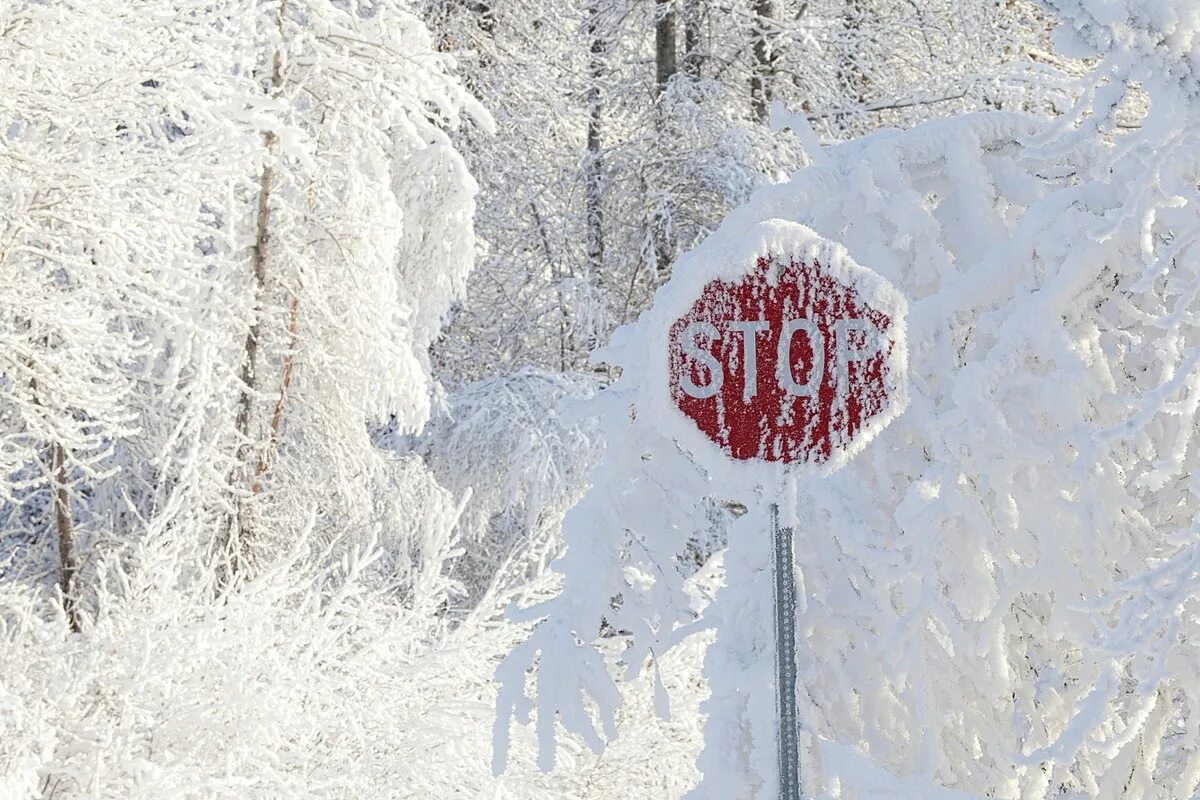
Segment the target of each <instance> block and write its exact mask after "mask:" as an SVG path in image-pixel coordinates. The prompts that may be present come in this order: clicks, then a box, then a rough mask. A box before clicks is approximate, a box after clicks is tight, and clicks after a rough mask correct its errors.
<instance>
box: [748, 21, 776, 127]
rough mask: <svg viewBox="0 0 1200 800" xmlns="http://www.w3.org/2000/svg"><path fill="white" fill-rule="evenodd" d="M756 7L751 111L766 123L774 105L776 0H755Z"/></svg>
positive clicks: (760, 120)
mask: <svg viewBox="0 0 1200 800" xmlns="http://www.w3.org/2000/svg"><path fill="white" fill-rule="evenodd" d="M753 10H754V29H753V31H752V33H751V36H752V39H753V41H752V50H753V54H754V65H753V72H752V73H751V75H750V111H751V113H752V114H753V115H754V119H755V120H756V121H757V122H760V123H765V122H766V121H767V116H768V114H769V112H770V108H771V92H772V88H771V87H772V84H773V83H774V81H775V59H776V55H775V43H774V39H775V32H776V27H777V21H776V12H775V2H774V0H754V3H753Z"/></svg>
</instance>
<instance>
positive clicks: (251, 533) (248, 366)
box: [221, 0, 288, 583]
mask: <svg viewBox="0 0 1200 800" xmlns="http://www.w3.org/2000/svg"><path fill="white" fill-rule="evenodd" d="M287 3H288V0H279V7H278V11H277V12H276V15H275V25H276V28H277V30H278V31H279V33H280V36H281V37H282V34H283V21H284V17H285V16H286V14H287ZM282 86H283V53H281V52H279V51H278V50H277V51H276V52H275V54H274V57H273V59H272V62H271V77H270V81H269V85H268V88H267V92H268V94H271V95H274V94H277V93H278V92H279V90H280V88H281V87H282ZM278 145H279V139H278V137H277V136H276V135H275V132H274V131H266V132H265V133H263V147H264V149H265V151H266V162H265V163H264V165H263V168H262V172H261V173H260V174H259V179H258V202H257V204H256V221H255V236H254V245H253V247H252V248H251V251H250V263H251V266H252V268H253V271H254V285H253V290H254V319H253V321H252V322H251V323H250V329H249V331H247V333H246V343H245V345H244V347H243V355H242V371H241V383H242V391H241V395H240V396H239V398H238V413H237V418H236V420H235V422H234V427H235V429H236V431H237V436H238V452H237V460H236V462H235V467H234V470H235V473H234V479H233V485H234V488H235V490H236V491H237V496H236V497H235V500H234V502H235V510H234V513H233V515H232V518H231V519H230V522H229V527H228V531H227V533H226V536H225V541H224V542H223V543H222V548H221V549H222V550H223V551H224V552H223V553H222V554H221V555H222V557H223V563H224V565H225V569H226V570H227V571H226V573H225V574H224V575H222V576H221V577H222V582H223V583H227V582H228V581H229V580H231V579H233V578H234V577H235V576H236V575H237V574H238V573H239V572H240V571H242V569H243V567H244V566H245V565H246V564H245V562H246V556H247V548H248V547H249V546H250V544H251V543H252V542H253V540H254V538H255V535H256V530H255V527H256V526H255V523H254V520H253V513H254V509H253V505H254V495H257V494H258V493H259V491H260V489H261V486H260V484H259V480H258V478H259V477H260V475H261V472H260V471H259V470H258V469H257V468H256V469H255V470H254V473H255V474H254V477H253V479H251V472H252V471H251V468H250V465H251V463H253V462H254V460H255V459H254V450H255V449H256V448H255V441H254V437H253V432H252V431H251V423H252V421H253V417H254V408H255V402H254V401H255V398H257V397H259V396H261V394H262V389H263V387H262V380H263V373H264V372H265V370H264V369H263V364H262V360H263V353H262V349H263V348H262V338H263V318H264V316H265V314H264V312H265V304H266V290H267V280H268V274H267V260H268V248H269V245H270V241H271V189H272V185H273V183H274V177H275V172H274V168H273V166H272V164H273V162H274V158H275V154H276V152H277V150H278ZM265 457H266V456H265V455H262V454H260V456H259V459H258V463H259V465H261V464H262V463H263V459H264V458H265ZM243 489H249V492H243V491H242V490H243Z"/></svg>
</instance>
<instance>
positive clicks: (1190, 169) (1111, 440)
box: [498, 2, 1200, 798]
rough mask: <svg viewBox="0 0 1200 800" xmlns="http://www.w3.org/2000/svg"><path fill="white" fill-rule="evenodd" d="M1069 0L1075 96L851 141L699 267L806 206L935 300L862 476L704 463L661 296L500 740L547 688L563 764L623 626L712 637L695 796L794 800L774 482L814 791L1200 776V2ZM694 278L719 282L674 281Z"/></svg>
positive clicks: (618, 388) (1087, 783)
mask: <svg viewBox="0 0 1200 800" xmlns="http://www.w3.org/2000/svg"><path fill="white" fill-rule="evenodd" d="M1055 5H1056V6H1057V10H1058V12H1059V13H1060V14H1061V15H1062V18H1063V20H1064V23H1063V26H1062V27H1061V28H1060V29H1059V30H1058V31H1057V32H1056V35H1055V41H1056V45H1057V46H1058V48H1059V54H1060V55H1059V57H1062V58H1075V57H1092V58H1095V59H1096V65H1095V67H1094V68H1093V69H1092V70H1091V71H1090V72H1089V73H1088V75H1087V77H1086V78H1085V79H1084V80H1083V82H1082V85H1081V87H1080V88H1081V95H1082V97H1081V99H1080V100H1079V102H1078V103H1077V105H1076V106H1075V107H1074V109H1070V110H1069V113H1067V114H1066V115H1065V116H1064V117H1063V118H1062V119H1060V120H1057V121H1054V120H1044V119H1038V118H1034V117H1027V116H1023V115H1014V114H1008V113H987V114H981V115H975V116H966V117H963V118H960V119H954V120H949V121H946V122H939V123H928V124H925V125H922V126H919V127H917V128H914V129H912V130H910V131H905V132H894V133H893V132H889V133H882V134H876V135H873V136H869V137H866V138H864V139H862V140H860V141H854V142H850V143H847V144H844V145H840V146H837V147H829V148H824V149H822V150H821V151H819V152H817V153H812V154H811V155H813V156H814V159H815V163H814V165H813V166H812V167H809V168H808V169H806V170H803V171H801V172H799V173H797V174H795V175H793V176H792V178H791V179H790V180H789V181H788V182H787V183H786V184H781V185H779V186H776V187H769V188H767V189H764V190H761V191H760V192H759V193H757V194H756V195H755V197H754V199H753V200H752V201H751V202H750V203H749V204H747V205H746V206H744V207H743V208H741V209H739V210H738V211H736V212H735V213H734V214H732V215H731V216H730V217H729V218H728V219H727V220H726V221H725V223H723V225H722V226H721V228H720V229H719V230H718V232H717V233H716V234H714V236H713V237H711V238H710V239H709V240H707V241H706V242H705V243H704V244H702V245H701V246H700V247H699V248H697V250H696V251H695V252H694V253H692V254H689V255H687V256H685V257H684V258H683V259H682V260H681V262H680V264H679V270H678V271H677V272H683V271H685V270H687V271H699V272H704V271H705V270H707V269H711V268H713V267H712V265H713V264H716V263H718V262H719V261H720V260H721V259H722V258H723V257H725V256H726V255H727V254H728V253H729V252H732V250H731V248H733V246H734V244H735V243H737V242H740V241H743V240H744V239H745V238H746V237H748V236H753V235H754V234H753V231H754V226H755V225H756V224H757V223H759V222H762V221H764V220H770V219H785V220H794V221H798V222H801V223H803V224H805V225H806V226H808V227H810V228H812V229H813V230H815V231H817V232H818V233H820V234H821V235H822V236H824V237H825V238H827V239H831V240H835V241H839V242H841V243H843V244H844V245H845V246H846V247H847V248H848V250H849V252H850V253H851V255H853V257H854V258H855V260H857V261H858V262H859V263H862V264H865V265H868V266H870V267H871V268H872V269H874V270H876V271H878V272H879V273H881V274H882V275H884V276H885V277H887V278H888V279H889V280H890V281H891V282H892V283H893V284H894V285H896V286H897V287H899V288H900V289H901V290H902V291H903V292H904V293H905V294H906V295H907V297H908V299H909V303H910V307H911V310H912V311H911V315H910V329H909V342H910V346H909V347H910V352H909V356H910V363H909V371H910V374H909V381H910V386H911V397H912V399H911V404H910V407H909V409H908V410H907V412H906V413H905V414H904V415H903V416H902V417H901V418H900V419H898V420H897V421H896V422H894V423H893V424H892V426H891V428H889V429H888V430H887V431H886V432H885V433H883V434H882V435H881V436H880V437H879V438H878V439H877V440H875V441H874V442H873V443H872V444H871V445H870V446H869V447H867V449H866V450H865V451H864V452H863V453H861V454H860V455H859V456H858V457H857V459H856V460H855V461H853V462H852V463H851V464H850V466H848V467H847V468H846V469H844V470H843V471H842V472H839V473H837V474H835V475H833V476H831V477H828V478H825V479H822V480H820V481H805V482H803V483H799V484H796V483H794V482H792V481H788V483H787V484H785V486H784V489H783V491H782V492H780V491H779V490H778V489H777V488H776V487H774V486H772V485H770V484H765V483H762V482H758V481H748V480H745V479H743V478H741V477H740V476H741V474H742V472H741V471H739V470H738V469H736V468H735V467H732V466H730V467H726V468H721V469H713V470H711V471H708V472H706V471H704V470H702V469H700V468H699V467H698V466H696V465H693V464H692V463H691V462H690V460H689V459H687V458H685V457H684V456H683V455H681V453H680V452H679V447H678V445H677V443H676V442H674V441H673V440H671V438H670V437H669V436H668V435H666V434H664V429H665V430H669V429H670V428H669V426H665V425H664V423H663V422H662V420H661V419H660V417H659V416H658V415H660V414H662V413H663V410H662V408H661V405H660V404H655V403H653V402H651V401H650V399H649V398H652V397H653V394H652V387H653V385H655V383H656V382H661V381H663V380H665V378H664V377H663V376H662V375H659V374H657V373H654V372H653V371H652V370H651V368H650V367H651V365H653V364H655V363H656V361H655V360H654V359H653V358H648V357H647V353H648V352H655V351H656V349H662V348H665V338H664V336H665V333H664V332H665V330H666V327H665V324H664V320H662V319H660V318H659V316H658V315H656V313H655V312H653V311H652V312H649V313H647V314H646V315H645V316H643V317H642V318H641V319H640V320H639V322H638V323H636V324H635V325H632V326H629V327H628V328H625V329H622V330H621V331H619V332H618V334H617V335H616V337H615V338H614V343H613V345H612V347H611V348H609V349H608V350H606V351H604V353H603V354H602V356H601V357H603V358H605V359H606V360H609V361H611V362H613V363H615V364H616V365H617V366H619V367H620V369H621V378H620V380H619V381H618V382H617V383H616V384H615V385H614V386H613V388H612V389H610V390H608V391H607V392H605V393H603V394H602V395H601V396H600V398H598V400H597V401H596V404H595V406H594V410H595V411H596V412H597V413H598V414H599V415H600V416H601V419H602V431H603V433H604V436H605V438H606V440H607V451H606V456H605V460H604V462H603V464H602V466H601V467H599V468H598V469H597V471H596V472H595V473H594V475H593V479H592V488H591V490H590V491H589V493H588V494H587V495H586V496H585V498H584V500H583V501H582V502H581V504H580V506H578V507H577V509H575V510H573V511H572V512H571V514H570V515H569V516H568V519H567V527H566V552H565V554H564V556H563V557H562V558H561V559H560V561H559V562H558V568H559V569H560V570H561V571H562V573H563V578H564V588H563V591H562V593H561V594H560V595H559V596H558V597H556V598H554V599H551V600H550V601H548V602H546V603H543V604H541V605H539V606H535V607H534V608H532V609H529V610H528V611H527V612H526V613H527V616H528V618H529V619H531V620H539V619H540V620H541V622H540V623H539V626H538V627H537V628H536V629H535V631H534V633H533V634H532V636H531V638H530V639H529V640H528V641H527V642H525V643H524V644H522V645H521V646H519V647H518V648H517V649H515V650H514V653H513V655H512V656H511V657H510V660H509V661H508V662H507V663H506V664H505V665H504V666H503V667H502V668H501V671H500V672H499V673H498V674H499V676H500V678H501V679H502V680H503V681H504V683H505V691H504V693H503V694H502V696H501V706H500V710H501V721H500V729H501V734H502V735H501V736H500V738H499V744H500V745H501V747H502V746H503V744H504V741H505V740H504V737H503V731H504V730H505V729H506V726H507V723H508V719H509V717H508V712H509V711H510V710H515V711H516V712H518V714H519V715H521V716H526V715H528V714H529V713H530V712H532V711H535V710H536V719H537V725H538V731H539V735H540V736H541V737H542V741H543V747H544V750H543V758H544V762H543V763H544V764H547V765H549V764H550V763H552V750H551V747H552V745H551V743H550V742H551V740H552V739H553V738H554V735H555V727H556V724H557V723H561V725H562V727H563V729H564V730H565V731H566V732H568V733H571V734H576V735H579V736H582V737H583V738H584V739H585V740H586V741H588V742H589V743H590V744H592V745H593V746H596V747H599V746H602V745H603V742H604V739H605V738H606V737H608V738H611V737H612V736H613V735H614V734H615V733H616V727H615V725H614V720H615V717H614V716H613V715H614V711H615V710H616V708H617V707H618V705H617V701H618V695H617V694H616V687H615V684H614V683H613V680H612V678H611V677H610V674H609V665H608V664H607V663H606V661H605V659H604V658H603V656H602V652H603V651H604V650H605V649H606V648H605V647H603V646H601V648H600V649H592V647H591V646H590V645H589V642H590V641H592V640H594V639H596V638H597V637H601V632H602V631H603V630H605V629H607V628H608V627H609V626H612V627H614V628H618V629H620V630H623V631H626V632H627V633H628V636H627V645H628V646H627V649H626V651H625V652H624V653H623V654H622V656H621V661H622V662H623V663H624V664H625V665H627V666H628V667H631V668H633V669H638V668H641V667H643V666H644V665H645V663H646V662H647V656H648V654H653V656H654V658H655V660H657V659H658V658H659V657H661V655H662V652H663V651H664V649H666V648H668V647H670V646H671V645H672V644H673V643H675V642H676V641H679V640H680V639H681V638H682V637H683V636H686V635H688V634H690V633H691V632H692V631H694V630H696V629H697V628H705V627H713V628H715V629H716V640H715V642H714V644H713V645H712V646H711V647H710V648H709V650H708V653H707V656H706V677H707V680H708V682H709V686H710V689H711V691H712V697H711V699H710V700H709V701H707V703H706V705H705V709H706V712H707V714H708V721H707V723H706V737H705V738H706V741H705V752H704V754H703V755H702V756H701V758H700V761H699V767H700V771H701V773H702V780H701V783H700V785H699V787H698V788H697V789H696V790H695V793H694V795H693V796H695V797H710V796H721V797H773V796H774V791H775V789H774V787H775V783H774V782H775V773H774V770H775V762H774V758H775V750H774V746H773V737H774V713H773V709H772V696H771V693H770V692H769V691H767V690H766V689H767V687H769V686H770V683H771V680H772V675H771V660H770V658H769V656H768V654H769V652H770V648H771V637H772V632H771V629H770V627H769V620H770V617H771V614H770V605H769V604H770V596H769V594H768V590H767V589H766V588H765V587H766V586H768V585H769V581H768V580H766V579H765V573H766V570H768V569H769V551H768V544H767V538H766V536H765V532H764V527H765V526H764V525H763V520H764V514H763V513H761V509H762V504H763V503H765V502H766V500H767V499H768V498H770V499H777V500H779V499H781V500H782V501H783V505H784V507H785V514H786V515H787V516H788V517H789V518H790V520H791V524H792V525H794V526H795V528H796V531H797V537H798V538H797V556H796V559H797V568H798V572H799V575H800V576H802V584H801V586H800V587H799V591H800V596H801V603H800V613H799V616H798V620H797V624H798V629H799V632H800V633H799V635H800V653H799V659H798V666H799V671H800V681H801V689H800V693H799V700H800V704H801V717H802V720H801V729H802V732H803V736H804V741H805V747H804V750H803V755H802V760H803V773H804V776H805V778H804V779H805V781H806V791H807V792H808V793H809V794H812V795H814V796H825V795H827V796H833V797H913V798H917V797H920V798H929V797H943V796H944V797H1005V798H1033V797H1038V798H1053V797H1096V798H1102V797H1103V798H1107V797H1143V798H1148V797H1189V796H1191V795H1193V794H1194V793H1195V790H1196V786H1197V782H1198V778H1200V768H1198V767H1197V765H1198V764H1200V756H1198V755H1197V753H1198V752H1200V746H1198V745H1197V741H1196V739H1195V729H1196V724H1195V723H1196V718H1195V713H1196V712H1195V709H1196V697H1195V693H1194V691H1193V688H1194V687H1193V684H1194V682H1195V680H1194V678H1195V673H1196V666H1195V658H1194V653H1193V652H1192V650H1193V646H1192V644H1191V641H1192V639H1193V638H1195V637H1194V635H1191V634H1189V627H1188V626H1189V625H1191V617H1192V616H1194V614H1193V613H1192V612H1193V603H1192V600H1191V599H1190V598H1191V596H1192V594H1194V586H1193V583H1194V581H1195V575H1196V567H1195V564H1196V560H1195V542H1194V538H1195V537H1194V531H1193V530H1192V528H1193V527H1194V525H1193V522H1192V519H1191V517H1192V514H1191V512H1190V508H1191V500H1192V498H1191V493H1192V492H1193V489H1194V487H1193V483H1194V481H1192V479H1191V478H1190V477H1189V476H1190V475H1191V472H1192V470H1191V467H1190V464H1191V459H1192V458H1193V457H1194V450H1195V448H1194V447H1193V446H1192V445H1193V440H1192V436H1191V433H1192V431H1193V430H1194V427H1195V423H1196V407H1197V404H1196V400H1197V396H1196V393H1195V385H1194V383H1195V380H1194V378H1195V375H1194V373H1195V366H1196V365H1195V363H1194V362H1195V358H1193V353H1192V350H1193V349H1194V344H1193V343H1191V342H1190V337H1191V336H1192V333H1191V315H1192V314H1193V305H1194V300H1195V294H1196V293H1195V291H1194V289H1195V285H1196V280H1195V276H1194V274H1193V272H1194V271H1193V270H1192V269H1191V268H1190V267H1189V266H1188V264H1189V260H1188V255H1189V253H1190V252H1191V247H1192V245H1193V244H1194V243H1195V236H1194V234H1195V228H1196V224H1195V222H1196V214H1195V208H1194V206H1193V205H1192V204H1193V203H1194V202H1195V201H1196V199H1197V198H1196V191H1197V190H1196V186H1197V185H1198V184H1200V180H1198V176H1197V175H1196V162H1195V158H1194V155H1195V142H1194V141H1193V138H1194V136H1193V134H1192V130H1193V129H1194V127H1195V125H1194V120H1193V119H1192V117H1193V116H1194V114H1195V112H1196V108H1197V105H1196V103H1197V101H1196V97H1197V84H1196V75H1195V69H1194V64H1195V60H1196V58H1197V55H1196V54H1197V50H1196V47H1197V45H1196V42H1197V41H1200V33H1198V29H1197V24H1200V19H1198V18H1197V16H1196V14H1195V12H1194V11H1193V10H1192V9H1191V8H1190V6H1189V7H1188V8H1185V7H1184V4H1183V3H1170V2H1168V3H1149V2H1128V3H1121V2H1117V3H1109V2H1095V3H1088V2H1075V3H1066V2H1064V3H1060V4H1055ZM794 124H795V125H796V126H797V127H801V128H802V127H804V126H803V123H801V122H796V123H794ZM677 283H678V284H680V285H681V286H687V285H690V284H691V283H694V281H691V282H689V281H686V280H682V279H673V281H672V283H671V284H668V286H667V287H666V288H665V289H664V290H663V292H662V293H660V299H669V298H670V297H672V296H673V294H672V293H673V292H676V291H680V290H677V289H676V287H675V284H677ZM788 484H790V486H789V485H788ZM704 495H714V496H716V497H720V498H729V499H731V500H737V501H740V502H741V503H743V504H745V505H746V506H747V507H748V508H749V509H750V511H751V513H749V514H746V515H745V516H744V517H742V518H741V519H739V520H738V521H737V522H735V523H734V525H733V527H732V529H731V531H730V534H729V546H728V549H727V550H726V551H725V552H724V554H723V567H724V578H723V586H722V588H721V589H720V590H719V592H718V593H717V595H716V597H715V599H714V600H713V601H712V602H711V603H710V604H704V603H696V602H693V601H691V599H690V598H689V597H688V596H687V593H686V585H687V584H686V580H685V578H686V574H685V572H684V570H683V569H682V564H683V561H682V559H681V557H680V556H681V553H683V551H684V546H685V545H684V539H685V536H686V533H687V532H688V531H690V530H693V529H696V528H698V527H699V526H700V525H701V524H703V516H702V514H701V513H700V507H699V504H698V503H697V502H696V500H697V499H698V498H700V497H702V496H704ZM756 509H757V510H758V511H759V513H755V512H756ZM691 616H698V618H697V620H696V621H692V620H691V619H690V617H691ZM532 663H540V667H539V670H538V674H537V679H536V683H535V685H534V686H533V687H530V688H531V689H532V690H534V694H533V695H532V696H531V697H527V696H526V694H525V693H526V690H527V687H526V681H525V677H524V670H525V669H526V668H527V667H528V666H529V665H530V664H532Z"/></svg>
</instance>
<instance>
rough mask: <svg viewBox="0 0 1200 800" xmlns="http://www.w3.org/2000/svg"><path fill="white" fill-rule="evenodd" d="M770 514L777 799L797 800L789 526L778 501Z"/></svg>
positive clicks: (793, 590)
mask: <svg viewBox="0 0 1200 800" xmlns="http://www.w3.org/2000/svg"><path fill="white" fill-rule="evenodd" d="M770 515H771V541H772V544H773V548H772V551H771V552H772V555H771V567H772V572H774V573H775V686H776V696H775V704H776V708H775V712H776V714H775V716H776V719H778V720H779V731H778V742H779V748H778V749H779V800H801V798H800V729H799V720H798V715H797V713H796V588H795V587H796V583H795V576H794V575H793V571H792V570H793V567H792V561H793V556H792V529H791V528H785V527H782V526H781V525H780V524H779V504H778V503H771V507H770Z"/></svg>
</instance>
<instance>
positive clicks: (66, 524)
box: [50, 442, 79, 633]
mask: <svg viewBox="0 0 1200 800" xmlns="http://www.w3.org/2000/svg"><path fill="white" fill-rule="evenodd" d="M50 476H51V477H50V479H51V483H52V485H53V488H54V533H55V537H56V538H57V539H58V564H59V572H58V585H59V589H60V590H61V592H62V601H63V611H65V612H66V615H67V623H68V624H69V625H70V626H71V630H72V631H74V632H75V633H78V632H79V608H78V605H77V601H76V597H75V573H76V572H77V570H78V568H79V567H78V565H79V561H78V553H77V549H76V547H75V516H74V514H73V512H72V511H71V489H70V483H69V481H68V479H67V478H68V476H67V451H66V449H65V448H64V447H63V446H62V445H61V444H59V443H58V442H55V443H54V444H52V445H50Z"/></svg>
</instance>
